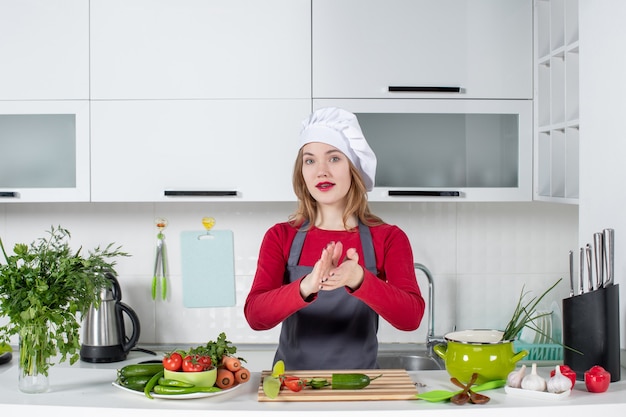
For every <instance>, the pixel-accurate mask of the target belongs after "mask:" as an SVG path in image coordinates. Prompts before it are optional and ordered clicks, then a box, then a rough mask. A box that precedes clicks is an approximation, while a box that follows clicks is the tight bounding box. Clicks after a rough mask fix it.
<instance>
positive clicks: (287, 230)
mask: <svg viewBox="0 0 626 417" xmlns="http://www.w3.org/2000/svg"><path fill="white" fill-rule="evenodd" d="M296 231H297V230H296V229H294V228H293V227H291V226H290V225H288V224H287V223H279V224H277V225H275V226H273V227H272V228H270V229H269V230H268V231H267V232H266V233H265V236H264V237H263V242H262V243H261V248H260V250H259V259H258V261H257V270H256V274H255V276H254V281H253V282H252V288H251V289H250V293H249V294H248V297H247V299H246V303H245V306H244V315H245V317H246V320H247V321H248V324H249V325H250V327H251V328H252V329H253V330H268V329H271V328H273V327H275V326H277V325H278V324H280V323H281V322H282V321H283V320H285V319H286V318H287V317H289V316H290V315H291V314H293V313H295V312H296V311H298V310H300V309H301V308H303V307H305V306H306V305H307V304H308V303H307V302H306V301H304V300H303V299H302V296H301V295H300V281H299V280H298V281H294V282H292V283H289V284H286V285H283V280H284V276H285V266H286V265H287V259H288V257H289V249H290V248H291V242H292V241H293V238H294V237H295V235H296Z"/></svg>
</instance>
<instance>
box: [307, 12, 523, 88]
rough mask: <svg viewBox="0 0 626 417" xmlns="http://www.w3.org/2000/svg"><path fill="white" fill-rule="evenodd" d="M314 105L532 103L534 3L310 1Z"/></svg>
mask: <svg viewBox="0 0 626 417" xmlns="http://www.w3.org/2000/svg"><path fill="white" fill-rule="evenodd" d="M312 5H313V8H312V13H313V32H312V33H313V97H314V98H442V97H445V98H468V99H482V98H491V99H532V97H533V96H532V95H533V79H532V77H533V71H532V63H533V32H532V31H533V29H532V24H533V4H532V1H531V0H507V1H502V0H437V1H433V0H312Z"/></svg>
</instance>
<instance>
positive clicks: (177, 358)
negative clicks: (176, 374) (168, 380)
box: [163, 352, 183, 371]
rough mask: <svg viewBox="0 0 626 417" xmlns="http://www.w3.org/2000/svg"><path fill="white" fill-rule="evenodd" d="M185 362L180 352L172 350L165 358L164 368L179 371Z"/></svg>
mask: <svg viewBox="0 0 626 417" xmlns="http://www.w3.org/2000/svg"><path fill="white" fill-rule="evenodd" d="M182 364H183V357H182V356H181V354H180V353H178V352H172V353H169V354H167V355H165V357H164V358H163V368H165V369H167V370H168V371H178V370H179V369H180V367H181V366H182Z"/></svg>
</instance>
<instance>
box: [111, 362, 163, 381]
mask: <svg viewBox="0 0 626 417" xmlns="http://www.w3.org/2000/svg"><path fill="white" fill-rule="evenodd" d="M162 370H163V364H162V363H136V364H132V365H126V366H125V367H123V368H122V369H118V370H117V375H118V376H119V377H120V378H129V377H133V376H153V375H155V374H156V373H158V372H159V371H162Z"/></svg>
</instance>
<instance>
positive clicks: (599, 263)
mask: <svg viewBox="0 0 626 417" xmlns="http://www.w3.org/2000/svg"><path fill="white" fill-rule="evenodd" d="M593 249H594V252H595V254H594V255H595V262H596V285H595V286H594V289H596V290H597V289H598V288H600V287H601V286H602V283H603V281H604V237H603V235H602V233H601V232H597V233H594V234H593Z"/></svg>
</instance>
